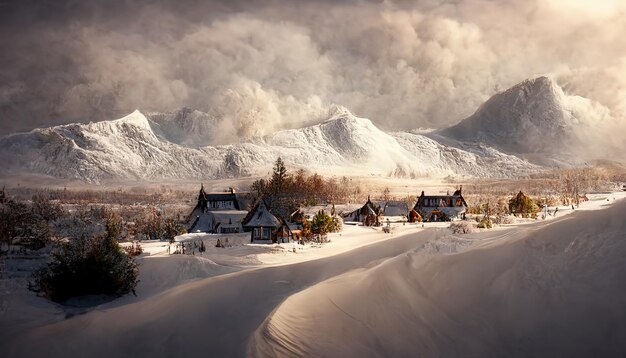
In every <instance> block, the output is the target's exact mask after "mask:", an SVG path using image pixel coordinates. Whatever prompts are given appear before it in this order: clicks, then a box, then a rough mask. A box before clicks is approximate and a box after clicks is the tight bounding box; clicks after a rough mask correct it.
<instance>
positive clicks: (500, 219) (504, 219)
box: [493, 214, 515, 225]
mask: <svg viewBox="0 0 626 358" xmlns="http://www.w3.org/2000/svg"><path fill="white" fill-rule="evenodd" d="M493 222H494V224H498V225H501V224H513V223H515V219H513V217H511V216H510V215H506V214H500V215H496V217H495V218H494V220H493Z"/></svg>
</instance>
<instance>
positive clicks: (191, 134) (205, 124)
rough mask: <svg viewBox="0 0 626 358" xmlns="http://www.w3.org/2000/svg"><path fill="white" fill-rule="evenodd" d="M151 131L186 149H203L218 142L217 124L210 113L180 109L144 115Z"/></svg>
mask: <svg viewBox="0 0 626 358" xmlns="http://www.w3.org/2000/svg"><path fill="white" fill-rule="evenodd" d="M145 115H146V117H147V118H148V119H149V120H150V121H149V123H150V127H151V128H152V131H153V132H154V133H155V134H156V135H157V136H158V137H161V138H163V139H165V140H168V141H170V142H172V143H176V144H180V145H183V146H187V147H203V146H207V145H211V144H213V143H215V142H216V141H218V139H219V138H216V137H217V136H218V133H219V131H217V130H216V129H217V128H218V125H219V122H218V120H217V118H215V116H213V115H211V114H210V113H205V112H201V111H198V110H192V109H189V108H181V109H180V110H178V111H174V112H166V113H160V112H157V113H146V114H145Z"/></svg>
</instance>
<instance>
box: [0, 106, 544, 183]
mask: <svg viewBox="0 0 626 358" xmlns="http://www.w3.org/2000/svg"><path fill="white" fill-rule="evenodd" d="M150 118H153V119H154V120H151V119H149V118H146V116H145V115H143V114H142V113H141V112H139V111H135V112H133V113H131V114H129V115H128V116H126V117H123V118H120V119H118V120H112V121H102V122H96V123H88V124H68V125H63V126H56V127H50V128H43V129H35V130H33V131H31V132H28V133H20V134H15V135H10V136H7V137H4V138H0V158H11V160H8V162H9V163H13V164H12V165H11V166H9V167H5V168H3V170H4V171H5V172H6V173H16V172H18V173H19V172H24V173H36V174H45V175H50V176H54V177H59V178H68V179H79V180H84V181H88V182H100V181H103V180H126V179H143V180H160V179H166V180H167V179H199V178H225V177H237V176H246V175H255V174H259V173H265V172H267V170H268V169H269V168H271V166H272V164H273V163H274V161H275V160H276V158H278V157H282V158H283V160H284V161H285V162H286V163H287V164H288V165H289V166H291V167H294V168H299V167H305V168H308V169H309V170H314V171H320V172H321V171H325V172H327V171H329V170H331V171H332V172H333V173H335V174H340V175H355V174H356V175H382V176H388V175H391V176H400V177H417V176H445V175H450V174H453V175H464V176H479V177H511V176H516V175H520V174H526V173H528V172H532V171H536V170H537V169H538V167H536V166H534V165H532V164H529V163H528V162H526V161H524V160H521V159H519V158H516V157H514V156H510V155H505V154H503V153H500V152H498V151H496V150H494V149H492V148H488V147H481V148H478V149H472V150H464V149H457V148H451V147H447V146H445V145H443V144H440V143H438V142H436V141H435V140H432V139H428V138H426V137H424V136H422V135H419V134H411V133H392V134H389V133H385V132H383V131H381V130H380V129H378V128H377V127H376V126H375V125H374V124H373V123H372V122H371V121H370V120H369V119H365V118H360V117H357V116H354V115H353V114H352V113H350V111H348V110H347V109H346V108H344V107H341V106H336V105H335V106H332V107H331V109H330V111H329V116H328V120H326V121H324V122H322V123H320V124H317V125H313V126H309V127H305V128H300V129H290V130H283V131H279V132H276V133H274V134H271V135H268V136H265V137H257V138H251V139H248V140H245V141H242V142H240V143H236V144H229V145H221V146H204V147H198V146H197V145H198V144H199V143H201V142H202V141H203V140H206V139H207V138H210V136H212V135H213V134H212V133H213V132H214V130H216V127H215V126H214V124H215V121H214V120H213V119H212V118H210V116H208V115H207V114H203V113H201V112H197V111H190V110H182V111H180V112H177V113H173V114H164V115H156V114H151V115H150ZM187 145H189V146H187ZM494 166H497V167H494ZM0 174H2V173H1V172H0Z"/></svg>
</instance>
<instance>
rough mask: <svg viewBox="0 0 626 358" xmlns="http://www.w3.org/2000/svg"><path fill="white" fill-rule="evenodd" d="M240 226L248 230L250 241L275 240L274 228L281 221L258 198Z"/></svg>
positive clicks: (277, 226)
mask: <svg viewBox="0 0 626 358" xmlns="http://www.w3.org/2000/svg"><path fill="white" fill-rule="evenodd" d="M242 226H243V229H244V230H246V231H250V242H254V241H259V240H261V241H268V240H269V241H272V242H276V238H277V236H276V235H277V232H276V229H278V228H279V227H280V226H281V221H280V220H279V219H278V218H277V217H276V216H274V215H273V214H272V213H270V211H269V210H268V208H267V205H266V204H265V202H264V201H263V200H259V202H258V203H257V204H256V205H255V206H254V207H253V208H252V210H250V212H249V213H248V215H247V216H246V217H245V218H244V219H243V221H242Z"/></svg>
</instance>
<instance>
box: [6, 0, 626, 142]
mask: <svg viewBox="0 0 626 358" xmlns="http://www.w3.org/2000/svg"><path fill="white" fill-rule="evenodd" d="M625 10H626V4H624V3H623V2H621V1H601V2H597V1H594V2H592V1H576V2H572V1H563V0H549V1H540V0H538V1H523V2H521V1H512V0H505V1H497V2H496V1H487V0H459V1H435V0H431V1H420V2H419V3H417V4H416V3H414V2H409V1H407V2H402V1H382V2H380V1H371V2H368V1H343V2H336V1H321V0H320V1H298V2H289V1H269V0H268V1H260V2H254V4H250V2H247V1H213V2H206V3H204V2H200V1H194V0H177V1H170V0H156V1H151V2H149V3H148V4H145V3H144V2H139V1H122V0H114V1H100V2H95V1H93V2H87V3H82V2H77V1H70V0H64V1H55V2H49V3H42V2H40V1H19V2H18V1H15V2H13V1H9V2H6V1H5V2H2V3H0V134H6V133H10V132H14V131H21V130H29V129H32V128H34V127H40V126H48V125H52V124H59V123H66V122H72V121H80V122H85V121H89V120H101V119H113V118H116V117H120V116H122V115H124V114H127V113H129V112H131V111H132V110H134V109H136V108H139V109H141V110H144V111H172V110H176V109H178V108H180V107H183V106H186V107H190V108H193V109H198V110H201V111H206V112H209V113H211V114H212V115H214V116H216V117H217V118H220V120H221V121H222V123H223V130H224V132H225V133H226V134H227V135H228V136H230V137H234V138H236V137H240V136H249V135H260V134H266V133H269V132H272V131H274V130H277V129H280V128H288V127H295V126H298V125H302V124H304V123H311V122H316V121H320V120H322V119H323V118H324V117H325V115H326V113H327V111H328V107H329V106H330V105H331V104H332V103H337V104H341V105H344V106H346V107H347V108H349V109H350V110H351V111H353V112H354V113H356V114H357V115H360V116H364V117H367V118H370V119H372V121H373V122H374V123H375V124H376V125H377V126H379V127H381V128H383V129H391V130H401V129H412V128H418V127H429V128H441V127H445V126H448V125H452V124H454V123H456V122H458V121H459V120H461V119H463V118H465V117H466V116H468V115H470V114H471V113H473V112H474V111H475V110H476V108H477V107H478V106H479V105H480V104H481V103H482V102H483V101H485V100H486V99H487V98H489V96H491V95H493V94H494V93H496V92H498V91H500V90H503V89H505V88H508V87H509V86H511V85H513V84H515V83H517V82H519V81H521V80H524V79H525V78H528V77H532V76H535V75H539V74H547V75H550V76H552V77H553V78H554V79H555V80H556V81H557V82H558V83H559V85H561V86H563V87H564V89H565V91H566V93H568V94H575V95H580V96H584V97H587V98H590V99H591V100H593V101H595V102H597V103H596V104H597V105H596V108H598V110H599V111H601V112H602V113H605V114H606V113H607V111H608V113H610V117H611V118H612V119H613V120H614V121H615V123H619V125H623V123H624V116H625V113H626V42H625V41H623V34H624V33H626V21H625V20H624V15H625V12H626V11H625ZM604 117H606V116H605V115H603V118H604ZM616 125H617V124H616Z"/></svg>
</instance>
